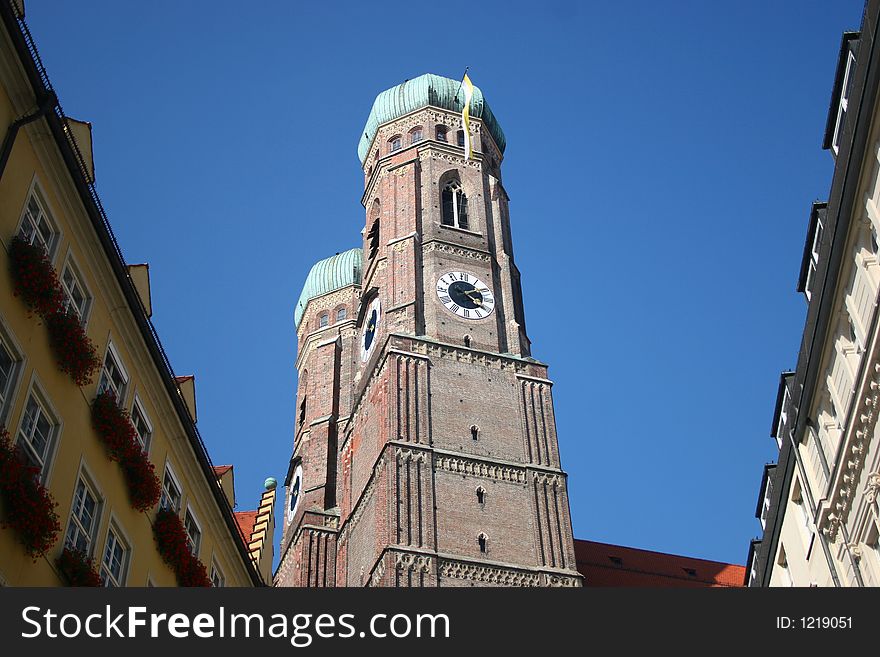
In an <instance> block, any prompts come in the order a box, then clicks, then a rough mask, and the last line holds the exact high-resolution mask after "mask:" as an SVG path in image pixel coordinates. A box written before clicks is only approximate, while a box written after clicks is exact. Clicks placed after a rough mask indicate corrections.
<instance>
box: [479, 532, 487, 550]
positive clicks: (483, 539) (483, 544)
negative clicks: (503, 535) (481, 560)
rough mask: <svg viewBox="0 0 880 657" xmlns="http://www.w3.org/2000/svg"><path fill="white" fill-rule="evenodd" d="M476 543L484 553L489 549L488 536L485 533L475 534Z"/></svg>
mask: <svg viewBox="0 0 880 657" xmlns="http://www.w3.org/2000/svg"><path fill="white" fill-rule="evenodd" d="M477 545H479V546H480V552H482V553H483V554H486V553H487V552H488V551H489V537H488V536H486V535H485V534H480V535H479V536H477Z"/></svg>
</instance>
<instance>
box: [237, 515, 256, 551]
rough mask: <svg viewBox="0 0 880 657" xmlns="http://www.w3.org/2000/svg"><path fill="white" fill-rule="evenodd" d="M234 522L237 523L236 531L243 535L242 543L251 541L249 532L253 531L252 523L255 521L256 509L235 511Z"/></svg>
mask: <svg viewBox="0 0 880 657" xmlns="http://www.w3.org/2000/svg"><path fill="white" fill-rule="evenodd" d="M235 522H237V523H238V531H240V532H241V535H242V536H243V537H244V543H245V545H247V544H248V543H250V541H251V534H252V533H253V532H254V525H255V524H256V522H257V512H256V511H236V512H235Z"/></svg>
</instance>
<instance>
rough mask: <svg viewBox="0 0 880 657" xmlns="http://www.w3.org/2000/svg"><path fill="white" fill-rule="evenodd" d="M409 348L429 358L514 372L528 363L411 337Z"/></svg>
mask: <svg viewBox="0 0 880 657" xmlns="http://www.w3.org/2000/svg"><path fill="white" fill-rule="evenodd" d="M409 350H410V351H412V352H413V353H415V354H419V355H423V356H428V357H429V358H441V359H444V360H451V361H456V362H459V363H471V364H477V365H482V366H483V367H491V368H493V369H497V370H507V371H513V372H515V373H520V372H527V371H528V368H529V365H528V363H525V362H523V361H520V360H518V359H516V358H513V357H511V358H507V357H505V356H502V355H501V354H490V353H486V352H483V351H476V350H473V349H468V348H467V347H458V346H455V345H449V344H442V343H437V342H422V341H421V340H416V339H413V340H412V343H411V345H410V347H409Z"/></svg>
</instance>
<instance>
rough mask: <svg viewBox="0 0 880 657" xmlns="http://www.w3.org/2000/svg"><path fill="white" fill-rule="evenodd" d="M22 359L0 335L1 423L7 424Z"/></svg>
mask: <svg viewBox="0 0 880 657" xmlns="http://www.w3.org/2000/svg"><path fill="white" fill-rule="evenodd" d="M20 363H21V361H20V359H19V358H17V357H16V355H15V353H14V352H13V351H12V349H10V348H9V347H8V346H7V344H6V342H5V340H3V337H2V335H0V424H5V422H4V420H5V418H6V414H7V411H8V410H9V408H10V407H11V405H12V404H11V401H12V399H11V398H12V391H13V389H14V388H15V382H16V379H17V378H18V372H19V365H20Z"/></svg>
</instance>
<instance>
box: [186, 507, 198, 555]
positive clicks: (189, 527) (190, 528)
mask: <svg viewBox="0 0 880 657" xmlns="http://www.w3.org/2000/svg"><path fill="white" fill-rule="evenodd" d="M183 528H184V529H186V543H187V545H189V551H190V552H192V553H193V554H194V555H195V556H199V547H201V545H202V530H201V528H200V527H199V523H198V522H197V521H196V518H195V516H194V515H193V513H192V510H191V509H189V508H187V510H186V516H185V517H184V519H183Z"/></svg>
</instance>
